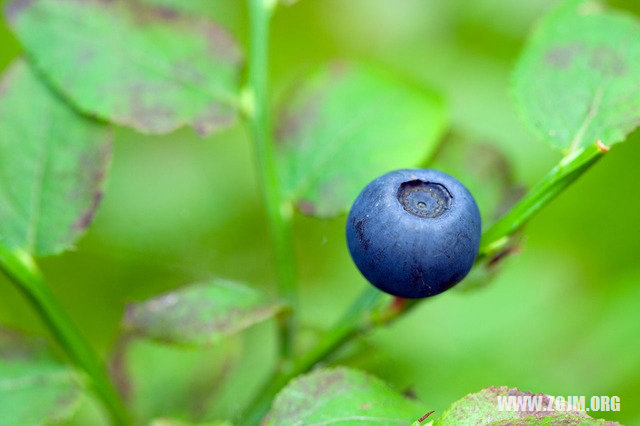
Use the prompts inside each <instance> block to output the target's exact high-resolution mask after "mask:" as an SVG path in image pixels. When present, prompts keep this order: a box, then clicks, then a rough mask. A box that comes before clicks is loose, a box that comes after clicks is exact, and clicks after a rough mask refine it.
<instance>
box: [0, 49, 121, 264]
mask: <svg viewBox="0 0 640 426" xmlns="http://www.w3.org/2000/svg"><path fill="white" fill-rule="evenodd" d="M110 160H111V134H110V132H109V130H108V129H107V128H106V127H105V126H104V125H102V124H100V123H97V122H95V121H93V120H91V119H88V118H85V117H83V116H81V115H79V114H78V113H76V112H75V111H74V110H73V109H71V108H70V107H69V105H68V104H66V103H65V102H64V101H63V100H62V99H60V98H59V97H58V96H56V95H55V94H54V93H53V92H51V90H49V88H48V87H47V86H46V85H45V84H44V83H42V82H41V80H40V79H39V78H38V77H37V76H36V75H35V74H34V72H33V71H32V70H31V68H30V67H29V66H28V65H27V64H26V63H24V62H23V61H17V62H15V63H14V64H13V65H12V66H10V68H9V69H8V70H7V71H6V72H5V74H4V76H3V78H2V80H1V81H0V241H1V242H2V244H4V245H5V246H7V247H8V248H10V249H20V250H24V251H27V252H29V253H31V254H34V255H40V256H42V255H48V254H55V253H59V252H61V251H63V250H65V249H68V248H70V247H71V246H72V245H73V243H74V241H75V240H76V239H77V238H78V237H79V236H80V235H81V234H82V233H83V232H84V231H85V230H86V229H87V227H88V226H89V225H90V223H91V220H92V219H93V215H94V213H95V211H96V209H97V207H98V205H99V203H100V200H101V198H102V194H103V187H104V180H105V176H106V174H107V170H108V168H109V165H110Z"/></svg>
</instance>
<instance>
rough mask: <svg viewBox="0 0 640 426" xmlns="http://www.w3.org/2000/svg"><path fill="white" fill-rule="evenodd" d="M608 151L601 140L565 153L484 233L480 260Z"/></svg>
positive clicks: (495, 250)
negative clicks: (556, 163)
mask: <svg viewBox="0 0 640 426" xmlns="http://www.w3.org/2000/svg"><path fill="white" fill-rule="evenodd" d="M608 151H609V148H608V147H606V146H605V145H603V144H602V142H600V141H598V142H596V143H594V144H593V145H590V146H588V147H586V148H583V149H581V150H578V151H572V152H570V153H569V154H567V155H566V156H565V157H563V158H562V160H560V162H559V163H558V165H556V166H555V167H554V168H553V169H551V171H550V172H549V173H548V174H547V175H546V176H545V177H544V178H543V179H542V180H541V181H540V182H538V184H537V185H535V186H534V187H533V188H531V190H530V191H529V192H528V193H527V195H525V196H524V197H523V198H522V199H521V200H520V201H519V202H518V203H517V204H516V205H515V206H513V207H512V208H511V210H509V212H508V213H506V214H505V215H504V216H502V217H501V218H500V219H499V220H498V221H497V222H496V223H494V224H493V225H492V226H491V227H490V228H489V229H487V230H486V231H485V232H484V233H483V235H482V241H481V243H480V251H479V254H478V261H480V260H482V259H484V258H486V257H490V256H492V255H494V254H495V253H498V252H499V251H500V250H502V249H503V248H504V247H505V246H506V245H507V244H508V243H509V237H510V236H511V235H512V234H513V233H515V232H516V231H517V230H518V229H520V228H521V227H522V226H523V225H525V224H526V223H527V222H528V221H529V220H530V219H531V218H532V217H533V216H535V215H536V214H537V213H538V212H539V211H540V210H542V208H543V207H545V206H546V205H547V204H549V203H550V202H551V201H552V200H553V199H554V198H555V197H556V196H558V194H560V193H561V192H562V191H564V190H565V189H566V188H567V187H568V186H569V185H571V184H572V183H573V182H574V181H575V180H576V179H578V178H579V177H580V176H581V175H582V174H583V173H584V172H586V171H587V170H589V168H590V167H591V166H593V165H594V164H595V163H596V162H597V161H598V160H599V159H600V158H602V156H603V155H604V154H606V153H607V152H608Z"/></svg>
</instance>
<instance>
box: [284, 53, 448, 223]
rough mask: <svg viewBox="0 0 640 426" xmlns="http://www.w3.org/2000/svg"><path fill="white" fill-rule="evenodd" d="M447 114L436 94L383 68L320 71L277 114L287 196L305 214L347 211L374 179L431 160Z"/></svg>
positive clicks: (342, 66)
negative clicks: (396, 76) (390, 73)
mask: <svg viewBox="0 0 640 426" xmlns="http://www.w3.org/2000/svg"><path fill="white" fill-rule="evenodd" d="M445 116H446V114H445V108H444V106H443V103H442V101H441V100H440V99H439V98H438V97H437V96H435V95H434V94H432V93H431V92H429V91H427V90H425V89H424V88H421V87H419V86H416V85H412V84H410V83H407V82H404V81H401V80H398V79H397V78H395V77H393V76H390V75H388V74H386V73H383V72H381V71H379V70H376V69H373V68H370V67H365V66H363V65H353V64H345V63H335V64H332V65H331V66H328V67H325V68H322V69H320V70H318V71H317V72H316V73H315V74H313V75H312V76H311V77H310V78H309V79H308V80H306V81H305V82H304V83H302V84H301V85H300V86H299V87H297V88H296V89H295V90H294V92H293V94H292V96H290V98H289V99H287V100H286V102H285V104H284V108H283V110H282V111H281V113H280V117H279V121H278V124H277V126H276V130H275V139H276V143H277V154H278V160H279V166H280V172H281V181H282V191H283V194H284V196H285V197H286V198H287V199H289V200H291V201H293V202H295V203H296V204H297V206H298V208H299V209H300V210H301V211H302V212H303V213H305V214H309V215H313V216H319V217H331V216H335V215H338V214H340V213H343V212H345V211H347V210H348V209H349V206H350V205H351V203H352V202H353V200H354V199H355V198H356V196H357V195H358V193H359V192H360V190H362V188H363V187H364V186H365V185H366V184H367V183H368V182H369V181H371V180H373V179H374V178H375V177H377V176H379V175H381V174H383V173H385V172H388V171H390V170H393V169H397V168H410V167H415V166H417V165H419V164H421V162H423V161H424V160H425V159H426V158H427V157H428V156H429V155H431V154H432V153H433V152H434V150H435V148H436V147H437V144H438V140H439V137H440V136H441V135H442V132H443V131H444V128H445V124H446V118H445Z"/></svg>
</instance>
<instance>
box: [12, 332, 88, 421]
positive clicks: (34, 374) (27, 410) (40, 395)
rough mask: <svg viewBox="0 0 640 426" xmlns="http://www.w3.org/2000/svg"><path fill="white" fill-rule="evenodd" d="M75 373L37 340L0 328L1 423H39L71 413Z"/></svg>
mask: <svg viewBox="0 0 640 426" xmlns="http://www.w3.org/2000/svg"><path fill="white" fill-rule="evenodd" d="M79 396H80V388H79V386H78V377H77V375H76V373H75V372H74V371H73V370H72V369H71V368H69V367H67V366H65V365H62V364H59V363H57V362H55V361H54V360H53V359H52V358H51V357H50V356H49V355H48V354H47V353H46V351H45V350H44V348H43V347H42V345H41V344H38V343H36V342H30V341H28V340H27V339H25V338H24V337H22V336H20V335H18V334H17V333H15V332H12V331H8V330H6V329H0V419H2V420H1V422H2V424H3V425H5V426H31V425H41V424H43V423H44V422H51V421H54V420H55V421H60V420H64V419H66V418H68V417H69V416H70V415H72V414H73V412H74V410H75V408H76V407H77V401H78V398H79Z"/></svg>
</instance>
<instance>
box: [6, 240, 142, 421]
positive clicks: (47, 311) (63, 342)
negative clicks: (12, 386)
mask: <svg viewBox="0 0 640 426" xmlns="http://www.w3.org/2000/svg"><path fill="white" fill-rule="evenodd" d="M0 268H2V270H3V271H4V272H5V273H6V274H7V276H8V277H9V278H10V279H11V281H13V282H14V283H15V284H16V286H17V287H18V289H19V290H20V291H21V292H22V293H23V294H24V295H25V296H26V297H27V300H28V301H29V302H30V303H31V305H32V306H33V307H34V308H35V310H36V311H37V312H38V313H39V314H40V317H41V318H42V320H43V321H44V323H45V324H46V325H47V327H48V328H49V330H50V331H51V333H52V334H53V336H54V337H55V339H56V341H57V342H58V343H59V344H60V346H61V347H62V348H63V349H64V351H65V352H66V353H67V355H68V356H69V358H70V359H71V360H72V361H73V362H74V364H76V365H77V366H78V367H79V368H80V369H82V370H83V371H84V372H85V373H86V374H87V376H88V378H89V381H90V385H91V388H92V390H93V391H94V393H95V394H96V396H97V397H98V398H99V399H100V400H102V402H103V403H104V406H105V408H106V409H107V411H108V412H109V414H110V415H111V418H112V421H113V423H114V424H118V425H124V424H129V423H130V422H129V418H128V415H127V413H126V410H125V408H124V405H123V404H122V401H121V399H120V396H119V395H118V393H117V391H116V390H115V388H114V387H113V384H112V383H111V381H110V379H109V377H108V375H107V373H106V368H105V365H104V364H103V363H102V361H101V360H100V358H99V356H98V354H96V352H95V351H94V350H93V348H92V347H91V345H90V344H89V343H88V342H87V340H86V339H85V338H84V337H83V336H82V334H81V333H80V331H79V330H78V328H77V327H76V325H75V324H74V323H73V322H72V321H71V319H70V318H69V317H68V316H67V314H66V313H65V311H64V309H63V308H62V307H61V306H60V304H59V303H58V301H57V300H56V298H55V297H54V295H53V294H52V293H51V290H50V289H49V286H48V285H47V283H46V282H45V280H44V278H43V276H42V274H41V273H40V270H39V269H38V267H37V265H36V263H35V261H34V259H33V258H32V257H31V256H30V255H29V254H27V253H26V252H18V251H12V250H8V249H7V248H6V247H4V246H3V245H1V244H0Z"/></svg>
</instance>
